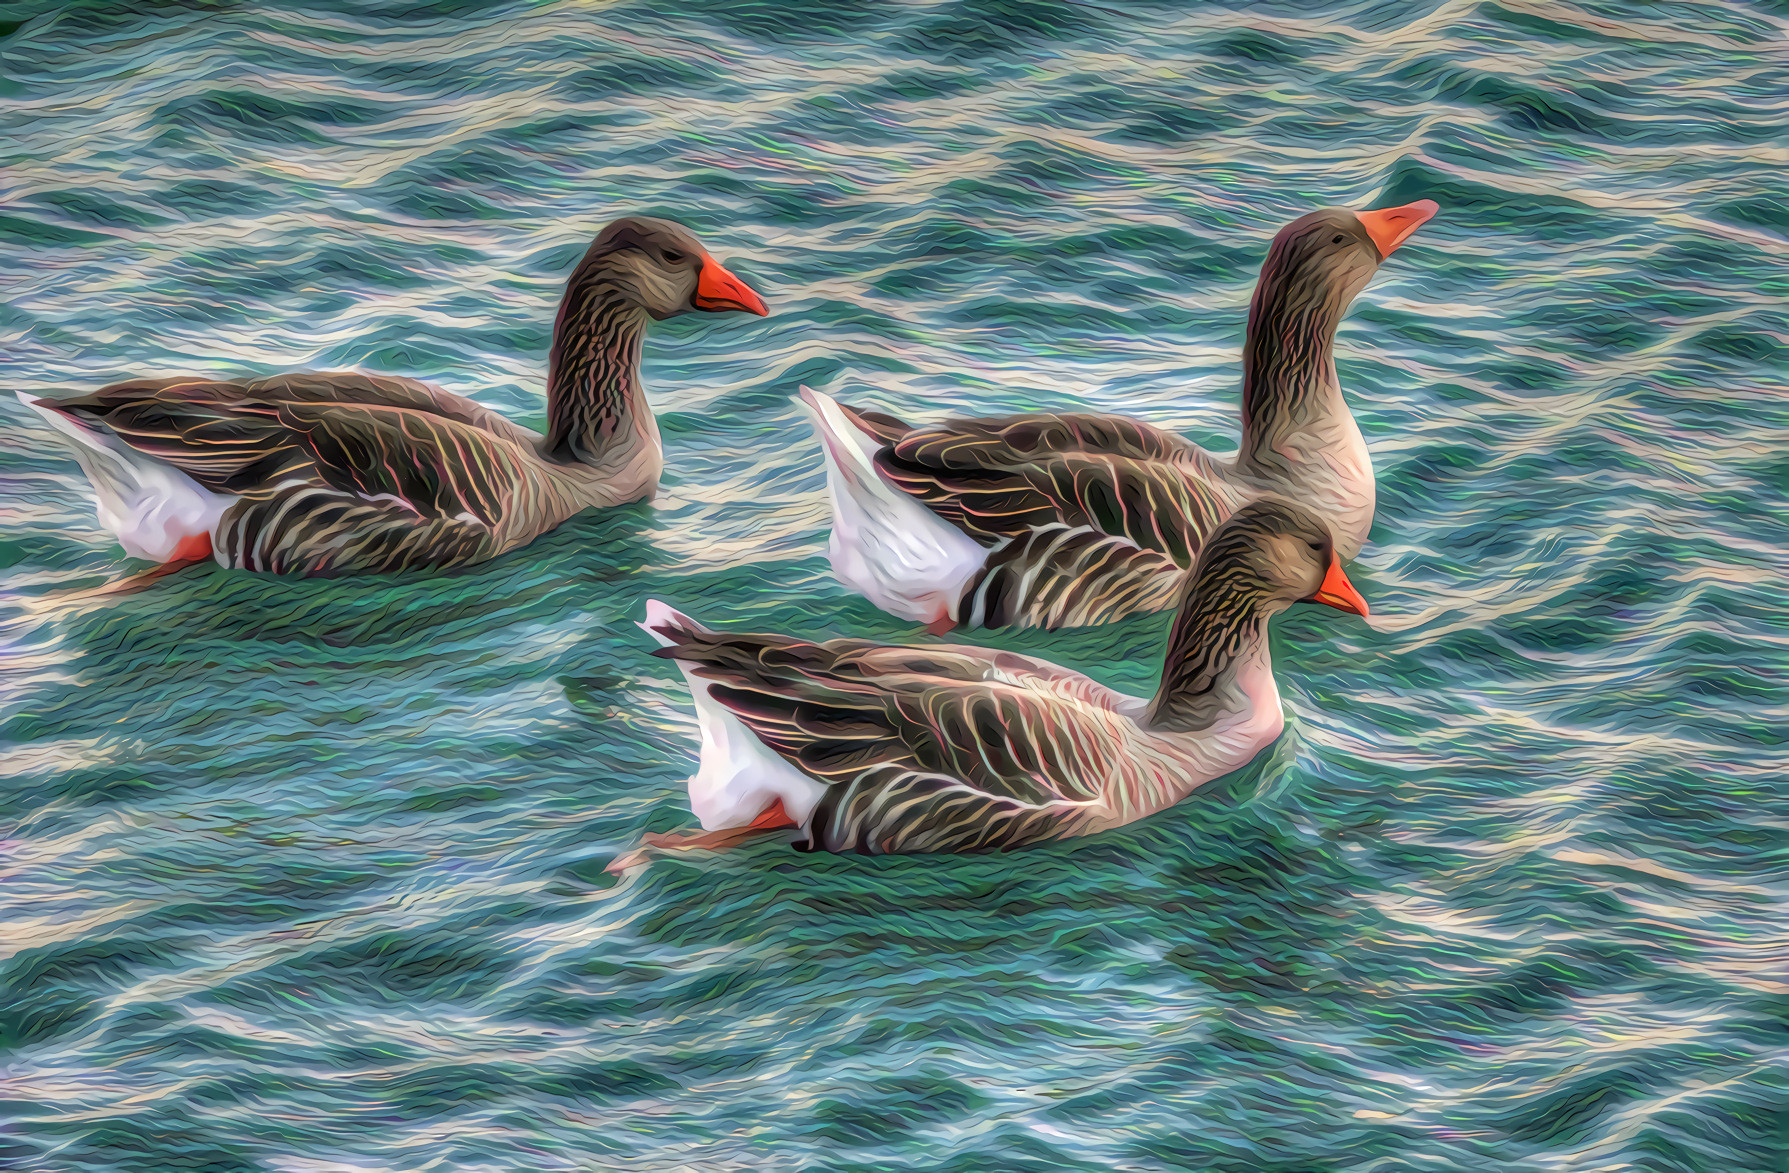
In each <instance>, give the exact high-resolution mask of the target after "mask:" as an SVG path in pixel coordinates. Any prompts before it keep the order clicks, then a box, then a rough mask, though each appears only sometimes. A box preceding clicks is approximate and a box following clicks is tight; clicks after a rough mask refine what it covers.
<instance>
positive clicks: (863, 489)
mask: <svg viewBox="0 0 1789 1173" xmlns="http://www.w3.org/2000/svg"><path fill="white" fill-rule="evenodd" d="M801 402H802V403H803V404H804V405H805V406H806V407H807V409H808V414H809V416H811V417H812V419H813V421H814V431H815V432H816V433H818V434H819V437H820V444H821V447H822V448H823V449H824V451H825V453H826V485H827V489H828V490H829V491H830V493H831V495H832V541H831V542H830V544H829V545H828V547H827V552H828V554H829V555H830V557H831V559H832V572H833V574H834V575H836V576H837V577H838V580H839V581H840V582H841V583H843V584H844V585H845V586H847V587H849V588H851V589H852V590H854V591H856V592H857V593H858V594H860V595H862V596H863V597H864V598H866V599H868V600H869V601H870V602H872V603H874V604H876V606H878V607H880V608H881V609H882V610H884V611H886V612H888V613H889V614H890V615H895V616H899V617H900V618H902V619H911V620H914V621H915V622H918V623H932V622H935V621H937V620H940V619H945V618H949V619H952V620H954V619H956V617H957V603H958V600H959V599H960V598H961V597H962V594H963V587H964V584H966V583H967V582H968V581H969V579H970V578H971V577H972V576H973V575H974V574H975V572H976V571H977V570H979V569H981V565H982V563H983V562H984V561H985V560H986V559H987V556H988V552H987V550H985V549H984V548H982V546H980V545H979V544H977V543H976V541H975V539H973V538H971V537H970V536H969V535H968V534H965V533H964V532H963V531H962V530H959V529H957V528H956V527H955V526H953V525H951V524H950V523H949V522H947V521H945V520H944V519H943V518H941V517H939V516H938V515H937V514H935V513H933V512H932V511H931V510H930V509H927V508H926V507H925V506H924V505H922V504H920V503H919V502H918V501H915V500H914V499H913V498H912V497H910V496H908V495H907V494H906V493H905V492H903V491H902V490H901V489H900V488H899V487H898V486H895V485H892V484H890V483H889V482H888V479H887V478H886V477H884V476H883V475H882V473H881V471H880V470H879V469H878V468H877V467H876V461H875V456H876V452H877V451H878V450H879V449H880V448H881V446H882V445H881V442H880V441H878V440H876V439H875V438H873V437H871V436H868V435H865V434H864V432H863V430H862V429H861V428H859V427H858V426H857V425H856V424H854V423H853V422H852V421H851V417H849V416H847V415H846V414H845V412H844V410H843V409H842V408H840V407H839V405H838V404H837V403H836V402H835V401H834V400H833V399H832V398H831V397H830V396H826V395H822V394H821V393H820V392H818V391H814V390H812V389H810V388H807V387H803V388H802V389H801Z"/></svg>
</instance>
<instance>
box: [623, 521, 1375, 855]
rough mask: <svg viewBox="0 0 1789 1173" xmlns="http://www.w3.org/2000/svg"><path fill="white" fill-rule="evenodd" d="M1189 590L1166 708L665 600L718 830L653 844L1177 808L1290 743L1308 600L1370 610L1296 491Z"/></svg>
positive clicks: (698, 787) (1016, 822) (899, 837)
mask: <svg viewBox="0 0 1789 1173" xmlns="http://www.w3.org/2000/svg"><path fill="white" fill-rule="evenodd" d="M1182 594H1183V599H1182V600H1181V601H1180V613H1179V615H1178V617H1177V619H1176V623H1175V628H1174V631H1173V634H1172V636H1171V637H1170V642H1169V648H1168V653H1167V657H1166V663H1165V665H1164V669H1163V673H1162V678H1161V684H1160V687H1159V688H1158V690H1157V692H1156V693H1155V695H1154V697H1152V698H1151V697H1133V696H1127V695H1125V694H1123V693H1119V692H1117V691H1115V690H1113V689H1110V688H1107V687H1105V686H1104V685H1101V684H1099V683H1098V682H1096V681H1093V680H1091V679H1089V678H1087V677H1085V676H1083V675H1081V674H1080V673H1078V672H1073V671H1070V670H1069V669H1066V668H1061V667H1058V666H1056V665H1053V664H1050V663H1048V662H1046V661H1043V660H1038V659H1034V658H1031V657H1027V656H1018V655H1014V654H1012V653H1009V652H1001V651H994V650H991V649H986V648H977V647H969V646H957V645H938V646H927V647H898V646H889V645H883V644H876V643H873V642H870V641H866V640H855V639H838V640H827V641H823V642H811V641H806V640H801V639H797V638H793V637H790V636H782V635H761V634H737V633H730V632H717V631H712V630H710V629H708V628H706V627H703V626H702V625H701V624H699V623H697V622H696V621H695V620H693V619H690V618H688V617H687V616H684V615H682V614H679V613H678V612H676V611H674V610H672V609H671V608H669V607H667V606H665V605H664V604H662V603H659V602H656V601H654V602H651V603H649V604H648V607H647V616H646V621H645V622H644V623H643V624H641V626H642V627H643V628H645V629H646V631H647V632H648V633H649V634H651V635H652V636H653V638H654V639H655V640H657V642H658V643H659V644H660V648H659V650H658V652H657V653H656V654H658V655H660V656H662V657H665V658H668V659H671V660H674V661H675V662H676V663H677V664H678V666H679V667H680V668H681V669H682V670H683V674H684V676H685V678H686V679H687V680H688V681H689V684H690V688H691V691H692V693H693V694H694V696H695V701H696V712H697V720H698V724H699V726H700V729H701V751H700V752H701V762H700V766H699V768H698V770H697V772H696V774H695V776H694V777H692V778H691V779H690V784H689V791H690V805H691V809H692V811H693V812H694V813H695V815H696V816H697V818H698V819H699V820H700V821H701V823H702V826H703V827H704V829H705V831H706V832H707V834H706V835H703V836H697V837H696V838H695V839H691V840H677V839H674V838H667V837H656V838H650V839H649V840H648V843H649V844H651V845H653V846H661V847H664V846H720V845H724V844H725V843H728V842H732V841H734V840H735V839H736V838H738V837H740V836H741V835H744V834H749V833H754V832H756V831H759V830H764V829H768V828H772V827H776V826H795V827H799V828H800V829H801V832H802V839H801V840H800V842H799V843H798V844H797V845H798V846H801V847H803V848H804V849H806V850H826V851H841V852H866V853H872V854H890V853H913V852H953V853H954V852H973V851H987V850H997V849H1008V848H1013V847H1018V846H1022V845H1024V844H1027V843H1034V842H1040V841H1043V840H1049V839H1057V838H1065V837H1072V836H1079V835H1088V834H1093V833H1095V832H1098V831H1101V830H1105V829H1107V828H1111V827H1115V826H1120V825H1122V824H1125V823H1129V822H1133V821H1135V820H1137V819H1139V818H1142V817H1144V816H1146V815H1148V814H1151V813H1153V812H1155V811H1159V810H1162V809H1164V808H1165V807H1168V806H1171V805H1173V804H1174V803H1176V802H1178V801H1180V800H1181V799H1182V798H1184V797H1186V796H1187V795H1188V794H1190V793H1191V792H1192V791H1193V790H1194V789H1196V788H1197V787H1198V786H1200V785H1202V784H1204V783H1205V782H1208V781H1210V780H1211V779H1214V778H1217V777H1220V776H1222V775H1224V774H1227V773H1230V772H1231V771H1233V770H1235V769H1237V768H1239V767H1241V766H1243V765H1244V764H1246V763H1247V762H1248V761H1249V760H1250V759H1252V758H1253V757H1254V756H1255V755H1256V754H1258V753H1259V752H1260V751H1261V750H1262V749H1263V748H1264V747H1266V746H1267V745H1268V744H1269V743H1270V742H1272V741H1273V739H1274V738H1275V737H1277V736H1278V735H1279V733H1280V731H1281V728H1282V716H1281V710H1280V702H1279V693H1278V690H1277V689H1276V687H1275V685H1274V679H1273V671H1272V666H1271V663H1270V661H1269V656H1268V650H1267V641H1266V621H1267V618H1268V617H1269V616H1270V615H1271V614H1273V613H1274V612H1277V611H1278V610H1280V609H1283V608H1284V607H1285V606H1287V605H1289V604H1290V603H1291V602H1293V601H1294V600H1296V599H1300V598H1308V599H1311V600H1313V601H1318V602H1325V603H1329V604H1330V605H1332V606H1337V607H1340V608H1342V609H1345V610H1354V611H1357V612H1359V613H1361V614H1364V613H1365V611H1366V606H1365V604H1364V603H1362V602H1361V601H1360V597H1359V595H1358V594H1356V593H1355V591H1354V589H1353V587H1352V586H1351V585H1349V584H1348V581H1347V578H1346V576H1345V575H1344V574H1343V573H1342V571H1341V568H1340V564H1339V562H1338V561H1337V559H1336V555H1335V552H1334V549H1333V546H1332V544H1331V542H1330V539H1329V535H1328V532H1327V529H1326V527H1325V526H1324V525H1323V523H1322V522H1321V521H1320V520H1318V519H1317V518H1316V517H1315V516H1314V515H1313V514H1311V513H1309V512H1308V511H1305V510H1302V509H1300V508H1298V507H1296V506H1291V505H1287V504H1285V503H1280V502H1256V503H1252V504H1250V505H1248V506H1246V507H1244V508H1243V509H1242V510H1240V511H1239V512H1238V513H1236V514H1235V515H1234V516H1233V517H1232V518H1230V519H1229V520H1228V521H1226V522H1224V523H1223V524H1222V525H1221V526H1220V527H1219V528H1218V530H1217V531H1216V532H1215V533H1214V536H1213V539H1212V542H1211V543H1210V544H1209V545H1208V547H1207V549H1206V551H1205V552H1204V554H1202V555H1201V557H1200V560H1199V562H1198V566H1197V569H1196V571H1195V573H1194V575H1193V577H1192V579H1191V580H1190V582H1189V584H1188V585H1187V586H1186V587H1184V588H1183V591H1182ZM631 862H634V857H628V858H627V859H626V860H624V861H621V863H622V866H625V864H627V863H631Z"/></svg>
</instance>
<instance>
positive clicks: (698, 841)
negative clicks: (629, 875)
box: [603, 798, 796, 876]
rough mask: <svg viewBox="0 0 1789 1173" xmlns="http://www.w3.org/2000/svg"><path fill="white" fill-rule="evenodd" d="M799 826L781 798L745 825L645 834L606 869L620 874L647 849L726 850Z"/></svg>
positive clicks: (643, 856) (643, 857) (644, 856)
mask: <svg viewBox="0 0 1789 1173" xmlns="http://www.w3.org/2000/svg"><path fill="white" fill-rule="evenodd" d="M793 826H796V822H795V820H794V819H792V818H790V817H789V816H788V814H787V813H785V812H784V810H783V800H782V799H780V798H779V799H777V800H776V801H775V802H773V803H771V804H770V805H769V806H768V807H765V808H764V813H763V814H761V815H759V816H758V817H757V818H755V819H753V820H752V821H751V822H750V823H748V824H746V825H745V826H743V827H722V828H721V829H720V830H718V831H673V832H670V833H668V834H664V835H642V836H641V837H640V846H639V847H636V848H635V849H634V850H632V851H629V852H627V853H625V854H623V855H618V856H616V857H615V858H614V859H612V860H610V861H609V866H608V867H606V868H604V869H603V870H604V871H606V872H609V873H610V874H611V875H617V876H618V875H620V874H621V873H622V872H624V871H626V870H627V869H628V868H631V867H633V866H634V865H635V864H638V863H645V862H646V860H647V850H646V849H647V848H649V847H656V848H658V849H659V850H660V851H722V850H724V849H726V848H728V847H732V846H733V845H734V844H736V843H740V842H742V841H744V840H746V839H750V838H751V837H753V836H754V835H761V834H763V833H764V832H765V831H778V830H781V829H782V828H784V827H793Z"/></svg>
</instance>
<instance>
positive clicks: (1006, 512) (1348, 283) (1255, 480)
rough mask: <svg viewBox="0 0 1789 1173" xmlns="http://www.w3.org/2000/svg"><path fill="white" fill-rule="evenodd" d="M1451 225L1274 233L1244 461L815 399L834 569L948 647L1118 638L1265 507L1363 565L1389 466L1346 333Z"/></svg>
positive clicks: (1160, 442) (1251, 326)
mask: <svg viewBox="0 0 1789 1173" xmlns="http://www.w3.org/2000/svg"><path fill="white" fill-rule="evenodd" d="M1435 212H1436V205H1435V203H1434V201H1432V200H1418V201H1417V202H1415V203H1413V204H1406V205H1404V206H1403V207H1398V208H1381V209H1378V210H1376V211H1369V212H1352V211H1349V210H1347V209H1345V208H1330V209H1326V210H1323V211H1319V212H1312V213H1311V214H1309V215H1307V216H1303V217H1301V218H1299V219H1298V220H1295V221H1293V222H1292V223H1291V224H1289V225H1287V226H1286V227H1285V228H1284V229H1282V230H1281V231H1280V233H1279V234H1278V235H1277V236H1275V237H1274V241H1273V245H1272V247H1271V248H1270V249H1269V250H1268V254H1267V260H1266V263H1265V264H1263V265H1262V267H1261V279H1260V282H1259V284H1258V285H1257V286H1256V289H1255V295H1254V299H1253V301H1252V302H1251V303H1250V306H1249V322H1248V335H1247V339H1246V341H1245V342H1244V344H1243V364H1242V442H1241V445H1240V447H1239V449H1238V451H1237V452H1236V455H1235V456H1234V458H1231V459H1225V458H1222V457H1218V456H1213V455H1212V454H1210V453H1208V452H1205V451H1204V450H1202V449H1200V448H1199V447H1197V446H1196V445H1194V444H1192V443H1190V442H1189V441H1187V440H1183V439H1182V438H1180V437H1179V436H1175V435H1171V434H1169V433H1167V432H1163V431H1161V430H1160V429H1157V428H1153V427H1151V426H1150V425H1148V424H1146V423H1142V422H1140V421H1138V420H1134V419H1129V418H1126V417H1124V416H1115V415H1092V414H1054V413H1031V414H1025V415H1008V416H998V417H994V418H990V419H957V420H949V421H946V422H944V423H938V424H932V425H930V426H926V427H912V426H909V425H907V424H905V423H902V422H901V421H899V420H897V419H894V418H892V417H890V416H887V415H884V414H882V413H880V412H873V411H861V410H856V409H853V408H849V407H846V406H844V405H843V404H840V403H838V402H836V401H834V400H833V399H831V398H829V397H827V396H825V395H822V394H820V393H818V392H815V391H812V390H809V389H808V388H805V387H804V388H802V393H801V398H802V400H803V402H804V403H805V404H806V405H807V407H808V408H809V409H810V413H811V415H812V416H813V419H814V424H815V428H816V430H817V431H818V433H819V435H820V439H821V441H822V445H823V448H824V450H825V455H826V463H827V470H828V471H827V480H828V485H829V489H830V493H831V497H832V507H833V528H832V540H831V544H830V553H831V559H832V565H833V571H834V573H835V574H836V575H837V576H838V578H839V580H840V581H841V582H843V583H844V584H845V585H846V586H847V587H849V588H850V589H852V590H854V591H856V592H857V593H859V594H861V595H863V596H864V597H865V598H867V599H869V600H870V601H871V602H872V603H874V604H876V606H878V607H880V608H882V609H883V610H884V611H887V612H888V613H889V614H891V615H895V616H898V617H900V618H903V619H910V620H914V621H916V622H920V623H925V624H927V625H928V626H929V627H930V629H931V630H932V632H933V633H934V634H943V633H944V632H945V631H948V630H950V629H951V628H952V627H955V626H965V627H976V626H979V627H1006V626H1015V627H1020V626H1034V627H1042V628H1057V627H1075V626H1082V625H1086V624H1093V623H1105V622H1109V621H1111V620H1113V619H1117V618H1120V617H1122V616H1124V615H1128V614H1131V613H1132V612H1136V611H1157V610H1161V609H1164V608H1166V607H1170V606H1172V605H1173V604H1174V601H1175V600H1176V599H1177V598H1178V597H1179V595H1180V589H1179V588H1180V583H1181V580H1182V579H1183V578H1185V576H1186V573H1187V571H1188V570H1189V568H1190V567H1191V566H1192V564H1193V559H1194V558H1195V557H1196V556H1197V554H1198V551H1199V545H1200V543H1201V542H1202V541H1203V540H1204V538H1205V535H1206V534H1207V533H1209V532H1210V531H1211V528H1212V527H1213V526H1215V525H1216V524H1217V523H1218V522H1219V521H1221V520H1222V519H1223V518H1224V517H1226V516H1228V515H1229V514H1230V513H1231V512H1233V511H1234V510H1235V509H1237V508H1238V507H1239V506H1241V505H1242V504H1244V503H1245V502H1248V501H1253V500H1256V499H1257V498H1260V497H1263V496H1267V495H1277V496H1282V497H1285V498H1288V499H1290V500H1293V501H1298V502H1300V503H1302V504H1304V505H1306V506H1308V507H1309V508H1311V509H1312V510H1313V511H1315V512H1316V513H1317V514H1318V515H1319V516H1320V517H1322V518H1323V520H1324V521H1325V522H1326V523H1328V525H1329V527H1330V530H1331V532H1332V533H1333V534H1334V535H1335V541H1336V547H1337V549H1338V550H1339V551H1340V553H1341V556H1342V558H1343V559H1350V558H1353V557H1354V555H1355V554H1357V553H1358V552H1359V550H1360V546H1361V543H1362V542H1364V541H1365V540H1366V536H1367V531H1368V530H1369V529H1370V528H1371V527H1372V524H1373V466H1372V462H1371V461H1370V460H1369V459H1368V456H1367V449H1366V443H1365V442H1364V441H1363V440H1362V438H1361V434H1360V429H1359V428H1358V427H1356V426H1355V423H1354V417H1353V416H1351V415H1350V414H1349V412H1348V405H1347V402H1346V401H1345V400H1344V399H1343V398H1342V389H1341V386H1340V384H1339V383H1338V382H1337V380H1336V367H1335V359H1334V357H1333V354H1332V349H1333V344H1334V341H1335V333H1336V327H1337V325H1338V324H1339V323H1340V322H1341V320H1342V316H1343V315H1344V314H1345V313H1346V312H1347V310H1348V306H1349V304H1350V303H1351V302H1352V301H1353V300H1354V298H1355V296H1356V295H1357V294H1358V293H1359V292H1360V291H1361V290H1362V289H1363V288H1365V287H1366V284H1367V281H1368V280H1369V279H1370V278H1371V277H1372V276H1373V273H1374V272H1375V271H1376V270H1377V269H1378V267H1379V264H1380V263H1381V262H1382V261H1384V260H1385V258H1387V257H1389V256H1390V255H1391V253H1392V250H1394V249H1396V248H1397V247H1398V245H1400V244H1402V243H1403V242H1404V240H1405V239H1406V238H1407V237H1409V235H1410V234H1411V233H1412V232H1414V231H1416V229H1417V228H1418V227H1419V226H1420V225H1422V223H1423V222H1424V221H1426V220H1428V219H1429V217H1431V216H1433V215H1434V214H1435Z"/></svg>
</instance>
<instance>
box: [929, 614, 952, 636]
mask: <svg viewBox="0 0 1789 1173" xmlns="http://www.w3.org/2000/svg"><path fill="white" fill-rule="evenodd" d="M956 629H957V621H956V620H955V619H952V618H951V617H950V616H949V615H940V616H939V617H938V618H936V619H934V620H932V621H931V622H930V623H928V624H926V630H927V631H929V632H931V633H932V634H933V635H949V634H950V633H951V632H953V631H955V630H956Z"/></svg>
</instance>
